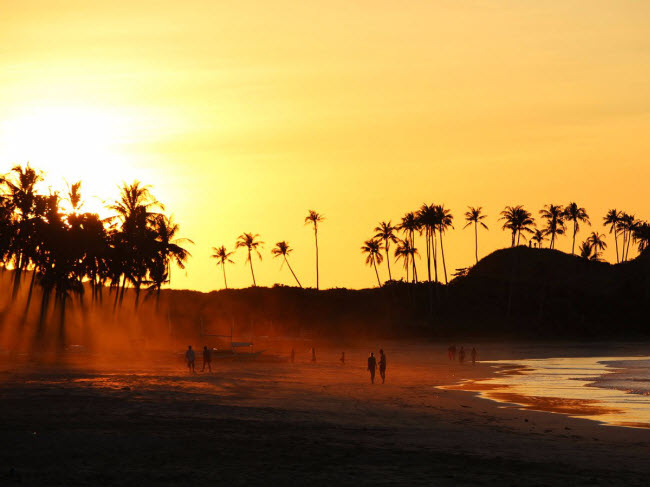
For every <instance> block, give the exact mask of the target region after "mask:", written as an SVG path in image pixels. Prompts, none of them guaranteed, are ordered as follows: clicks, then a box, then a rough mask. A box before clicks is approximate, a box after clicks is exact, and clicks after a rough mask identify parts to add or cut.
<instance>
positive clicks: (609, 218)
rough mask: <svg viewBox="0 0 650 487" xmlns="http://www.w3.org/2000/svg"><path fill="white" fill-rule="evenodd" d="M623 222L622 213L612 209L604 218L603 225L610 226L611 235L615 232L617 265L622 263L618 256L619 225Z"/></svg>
mask: <svg viewBox="0 0 650 487" xmlns="http://www.w3.org/2000/svg"><path fill="white" fill-rule="evenodd" d="M620 221H621V212H620V211H618V210H616V209H615V208H612V209H611V210H609V211H608V212H607V214H606V215H605V216H604V217H603V225H604V226H609V233H612V232H614V243H615V244H616V263H617V264H618V263H619V262H620V259H619V256H618V223H619V222H620Z"/></svg>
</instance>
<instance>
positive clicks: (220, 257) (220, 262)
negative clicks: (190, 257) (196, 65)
mask: <svg viewBox="0 0 650 487" xmlns="http://www.w3.org/2000/svg"><path fill="white" fill-rule="evenodd" d="M212 252H213V254H212V258H213V259H217V266H221V269H222V270H223V285H224V287H225V288H226V289H228V281H227V280H226V264H234V263H235V262H234V261H233V260H232V259H231V258H230V256H231V255H232V254H234V252H228V250H226V247H225V246H223V245H222V246H221V247H212Z"/></svg>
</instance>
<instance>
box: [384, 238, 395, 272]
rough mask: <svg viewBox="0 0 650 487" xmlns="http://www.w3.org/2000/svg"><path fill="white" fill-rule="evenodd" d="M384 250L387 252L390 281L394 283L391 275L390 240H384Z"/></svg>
mask: <svg viewBox="0 0 650 487" xmlns="http://www.w3.org/2000/svg"><path fill="white" fill-rule="evenodd" d="M384 249H385V250H386V265H387V266H388V280H389V281H392V280H393V276H392V275H391V273H390V252H388V239H387V238H386V239H384Z"/></svg>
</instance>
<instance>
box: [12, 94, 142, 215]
mask: <svg viewBox="0 0 650 487" xmlns="http://www.w3.org/2000/svg"><path fill="white" fill-rule="evenodd" d="M128 126H129V124H128V120H127V119H126V117H123V116H120V115H118V114H115V113H112V112H111V111H110V110H102V109H97V108H90V107H88V108H86V107H67V106H66V107H62V106H49V107H38V108H34V109H31V110H24V111H22V112H21V113H19V114H17V115H15V116H13V117H11V118H8V119H6V120H4V121H3V122H2V123H1V124H0V161H2V162H3V164H7V165H13V164H25V163H27V162H29V163H30V165H31V166H32V167H35V168H37V169H41V170H43V171H44V172H45V173H46V180H45V183H44V184H46V185H47V187H49V188H51V190H52V191H59V192H61V193H62V194H64V193H65V192H66V191H67V188H68V184H72V183H74V182H76V181H82V182H83V185H82V194H83V196H84V198H83V199H84V209H85V210H86V211H92V212H97V213H99V214H100V215H102V216H104V214H105V209H104V207H103V206H104V205H103V201H104V200H106V199H111V198H114V197H115V193H116V186H117V185H118V184H119V183H120V182H121V181H122V180H124V178H125V177H126V176H125V174H126V175H128V173H129V172H130V171H129V168H128V164H127V162H128V161H127V160H126V159H127V158H126V156H125V155H124V154H123V153H121V151H120V149H121V147H120V146H121V144H123V143H124V142H125V141H126V139H127V133H126V130H127V129H128ZM2 169H3V171H6V170H8V169H9V168H7V167H3V168H2Z"/></svg>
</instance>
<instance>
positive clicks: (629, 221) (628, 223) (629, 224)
mask: <svg viewBox="0 0 650 487" xmlns="http://www.w3.org/2000/svg"><path fill="white" fill-rule="evenodd" d="M638 224H639V221H638V220H637V219H636V218H635V216H634V215H629V214H627V213H625V212H623V213H622V214H621V218H620V220H619V222H618V224H617V228H618V230H619V231H620V232H621V234H622V235H623V246H622V248H621V261H622V262H625V261H626V260H628V256H629V252H630V244H631V243H632V240H634V238H635V237H634V230H635V229H636V227H637V225H638Z"/></svg>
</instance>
